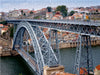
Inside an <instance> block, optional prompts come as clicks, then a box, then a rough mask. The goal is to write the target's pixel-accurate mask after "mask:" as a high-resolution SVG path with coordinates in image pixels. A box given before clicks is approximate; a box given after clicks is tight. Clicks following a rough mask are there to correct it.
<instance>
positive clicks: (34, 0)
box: [0, 0, 100, 12]
mask: <svg viewBox="0 0 100 75" xmlns="http://www.w3.org/2000/svg"><path fill="white" fill-rule="evenodd" d="M58 5H66V6H67V7H68V8H71V7H89V6H97V5H100V0H0V12H8V11H11V10H14V9H30V10H32V9H35V10H38V9H41V8H46V7H47V6H51V7H56V6H58Z"/></svg>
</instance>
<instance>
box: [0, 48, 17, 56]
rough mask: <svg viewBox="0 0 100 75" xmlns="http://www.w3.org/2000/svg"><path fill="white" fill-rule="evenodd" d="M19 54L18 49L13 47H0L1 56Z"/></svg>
mask: <svg viewBox="0 0 100 75" xmlns="http://www.w3.org/2000/svg"><path fill="white" fill-rule="evenodd" d="M17 55H19V54H18V53H17V51H15V50H12V49H11V48H10V49H9V48H6V49H2V47H0V56H1V57H4V56H17Z"/></svg>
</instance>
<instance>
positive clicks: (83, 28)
mask: <svg viewBox="0 0 100 75" xmlns="http://www.w3.org/2000/svg"><path fill="white" fill-rule="evenodd" d="M7 23H12V24H14V38H13V47H12V48H13V50H17V52H18V53H19V54H20V55H21V56H22V57H23V58H24V59H25V61H26V62H27V63H28V64H29V65H30V66H31V68H32V69H33V70H34V71H35V72H36V74H37V75H43V67H44V66H49V67H56V66H59V65H60V64H61V61H60V51H59V42H58V35H57V31H65V32H73V33H76V34H79V37H78V40H77V48H76V58H75V67H74V72H73V73H74V74H77V75H80V69H83V70H84V68H86V69H87V73H88V74H89V73H91V72H92V73H93V69H94V68H93V59H92V50H91V37H92V36H94V37H100V23H99V22H93V21H89V22H87V21H51V20H32V19H20V20H7ZM43 28H48V29H49V41H48V39H47V38H46V36H45V35H44V33H43V32H42V29H43ZM51 35H53V37H54V39H53V40H55V43H56V45H55V50H53V48H52V46H51V40H52V38H51ZM29 39H30V40H31V44H30V43H29V42H30V41H29ZM25 42H26V45H24V43H25ZM29 48H30V49H29ZM32 53H33V55H32ZM85 73H86V71H85V70H84V74H85Z"/></svg>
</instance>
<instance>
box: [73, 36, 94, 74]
mask: <svg viewBox="0 0 100 75" xmlns="http://www.w3.org/2000/svg"><path fill="white" fill-rule="evenodd" d="M80 70H82V71H83V74H86V73H87V74H90V73H91V72H92V73H93V58H92V50H91V38H90V36H88V35H80V36H79V39H78V42H77V50H76V58H75V68H74V73H75V74H77V75H80Z"/></svg>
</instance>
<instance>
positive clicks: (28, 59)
mask: <svg viewBox="0 0 100 75" xmlns="http://www.w3.org/2000/svg"><path fill="white" fill-rule="evenodd" d="M18 52H19V54H20V55H21V56H22V57H23V58H24V59H25V60H26V62H29V63H31V64H32V65H33V66H36V69H37V70H38V66H37V64H36V63H35V61H34V60H32V58H31V57H30V56H28V55H27V54H26V53H25V52H24V51H21V50H20V49H19V50H18Z"/></svg>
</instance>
